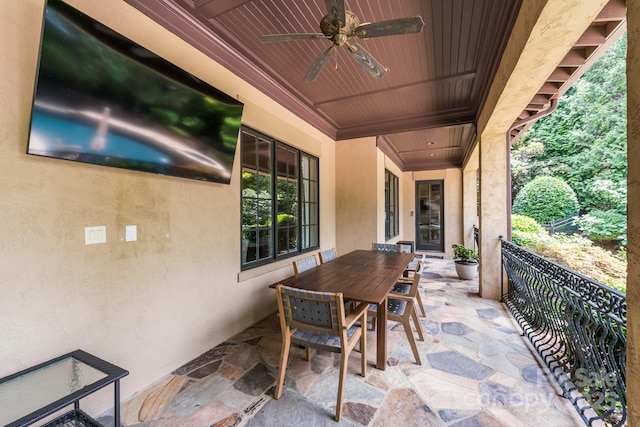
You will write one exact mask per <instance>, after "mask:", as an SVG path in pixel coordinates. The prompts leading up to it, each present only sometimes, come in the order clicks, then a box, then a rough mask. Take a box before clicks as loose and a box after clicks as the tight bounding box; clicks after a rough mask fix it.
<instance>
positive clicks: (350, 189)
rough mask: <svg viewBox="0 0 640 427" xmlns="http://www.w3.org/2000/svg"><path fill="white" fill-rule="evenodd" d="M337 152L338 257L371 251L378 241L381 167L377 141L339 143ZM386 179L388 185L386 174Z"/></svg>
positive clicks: (363, 140)
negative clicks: (373, 243)
mask: <svg viewBox="0 0 640 427" xmlns="http://www.w3.org/2000/svg"><path fill="white" fill-rule="evenodd" d="M335 152H336V154H335V158H336V219H337V221H336V246H337V250H338V254H345V253H347V252H351V251H353V250H355V249H370V248H371V243H372V242H373V241H375V240H376V239H377V238H378V237H377V236H378V215H379V213H378V200H379V196H378V186H379V180H380V178H379V175H380V167H379V164H378V162H379V150H378V148H377V147H376V140H375V138H360V139H354V140H347V141H338V142H337V143H336V149H335ZM383 174H384V170H383ZM382 179H383V181H382V184H383V185H384V175H383V178H382ZM383 189H384V187H383ZM383 209H384V205H383Z"/></svg>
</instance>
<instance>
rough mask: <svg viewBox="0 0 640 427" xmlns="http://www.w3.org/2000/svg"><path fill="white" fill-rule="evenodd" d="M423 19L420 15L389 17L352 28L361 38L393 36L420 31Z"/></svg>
mask: <svg viewBox="0 0 640 427" xmlns="http://www.w3.org/2000/svg"><path fill="white" fill-rule="evenodd" d="M423 27H424V21H423V20H422V17H421V16H412V17H409V18H400V19H390V20H388V21H380V22H371V23H368V24H362V25H360V26H358V27H356V29H355V30H353V32H354V34H355V35H356V36H358V37H360V38H361V39H368V38H371V37H382V36H394V35H397V34H414V33H419V32H421V31H422V28H423Z"/></svg>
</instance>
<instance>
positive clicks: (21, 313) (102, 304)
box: [0, 0, 335, 413]
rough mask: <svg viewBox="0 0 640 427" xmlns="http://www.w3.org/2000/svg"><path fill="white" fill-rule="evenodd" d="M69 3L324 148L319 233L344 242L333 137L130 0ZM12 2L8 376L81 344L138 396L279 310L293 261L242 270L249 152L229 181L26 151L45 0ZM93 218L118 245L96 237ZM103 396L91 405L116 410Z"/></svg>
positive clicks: (4, 241) (6, 184)
mask: <svg viewBox="0 0 640 427" xmlns="http://www.w3.org/2000/svg"><path fill="white" fill-rule="evenodd" d="M68 2H69V3H70V4H72V5H74V6H76V7H77V8H78V9H80V10H82V11H84V12H85V13H87V14H89V15H91V16H93V17H95V18H97V19H98V20H99V21H101V22H104V23H105V24H107V25H108V26H111V27H113V28H115V29H116V30H118V31H120V32H121V33H123V34H125V35H126V36H128V37H129V38H131V39H133V40H135V41H136V42H138V43H140V44H141V45H143V46H145V47H147V48H149V49H150V50H152V51H154V52H156V53H158V54H160V55H161V56H163V57H165V58H166V59H168V60H169V61H171V62H174V63H175V64H177V65H179V66H180V67H182V68H185V69H187V70H188V71H190V72H191V73H193V74H195V75H197V76H198V77H200V78H202V79H203V80H205V81H207V82H209V83H211V84H212V85H214V86H216V87H218V88H219V89H221V90H223V91H224V92H226V93H228V94H229V95H231V96H234V97H236V96H237V97H238V98H239V99H240V100H241V101H243V102H244V103H245V110H244V116H243V123H245V124H246V125H249V126H251V127H253V128H256V129H258V130H260V131H262V132H265V133H267V134H269V135H271V136H273V137H276V138H278V139H280V140H282V141H283V142H286V143H289V144H291V145H293V146H296V147H299V148H301V149H303V150H305V151H308V152H309V153H311V154H314V155H317V156H319V157H320V167H321V169H320V176H321V179H322V185H321V194H320V200H321V209H322V210H321V213H320V215H321V221H322V234H321V242H322V243H323V246H327V247H330V246H334V244H335V227H334V221H335V202H334V199H333V192H334V187H335V180H334V178H333V176H334V167H335V164H334V159H335V156H334V149H335V147H334V142H333V141H332V140H330V139H329V138H327V137H326V136H324V135H322V134H320V133H319V132H318V131H316V130H315V129H313V128H311V127H310V126H308V125H307V124H305V123H304V122H302V121H301V120H299V119H298V118H297V117H295V116H294V115H292V114H291V113H289V112H287V111H285V110H284V109H283V108H281V107H280V106H278V105H276V104H275V103H273V102H272V101H271V100H270V99H269V98H268V97H266V96H264V95H263V94H261V93H259V92H258V91H256V90H255V89H254V88H252V87H250V86H249V85H247V84H246V83H244V82H243V81H241V80H240V79H238V78H237V77H235V76H234V75H233V74H231V73H230V72H228V71H227V70H226V69H224V68H223V67H221V66H219V65H218V64H216V63H214V62H212V61H211V60H209V59H208V58H207V57H205V56H204V55H203V54H201V53H200V52H198V51H197V50H195V49H194V48H192V47H190V46H188V45H187V44H186V43H184V42H183V41H181V40H180V39H178V38H177V37H175V36H173V35H172V34H170V33H168V32H166V31H165V30H163V29H161V28H160V27H159V26H158V25H156V24H155V23H153V22H152V21H151V20H149V19H148V18H146V17H144V16H143V15H141V14H140V13H139V12H137V11H136V10H135V9H133V8H131V7H130V6H128V5H127V4H125V3H124V2H123V1H120V0H101V1H95V0H68ZM9 3H11V4H10V5H9ZM2 4H3V6H5V7H3V9H2V13H1V14H0V75H1V76H2V78H0V171H1V174H2V175H1V176H2V181H1V182H2V184H1V185H0V248H1V250H0V253H1V254H2V256H0V295H1V296H2V297H1V298H0V325H2V327H1V333H0V361H1V363H0V376H4V375H7V374H10V373H12V372H15V371H17V370H20V369H23V368H26V367H28V366H30V365H32V364H35V363H38V362H41V361H44V360H46V359H48V358H51V357H54V356H57V355H59V354H62V353H65V352H68V351H71V350H75V349H77V348H81V349H84V350H86V351H88V352H90V353H93V354H95V355H97V356H99V357H102V358H104V359H106V360H109V361H111V362H113V363H115V364H117V365H119V366H122V367H123V368H125V369H128V370H129V371H130V375H129V376H128V377H126V378H125V379H124V380H123V381H122V383H121V387H122V397H123V399H126V398H127V397H128V396H130V395H132V394H133V393H135V392H136V391H137V390H139V389H141V388H143V387H145V386H147V385H148V384H150V383H151V382H153V381H155V380H157V379H158V378H160V377H161V376H163V375H165V374H167V373H169V372H170V371H171V370H173V369H175V368H176V367H178V366H180V365H181V364H183V363H185V362H187V361H189V360H191V359H192V358H193V357H195V356H197V355H199V354H201V353H202V352H204V351H206V350H208V349H209V348H211V347H212V346H214V345H215V344H217V343H219V342H221V341H223V340H225V339H227V338H228V337H230V336H231V335H233V334H234V333H236V332H238V331H240V330H242V329H244V328H245V327H247V326H248V325H250V324H252V323H254V322H255V321H257V320H259V319H261V318H262V317H264V316H266V315H268V314H269V313H272V312H274V311H275V309H276V307H275V294H274V293H273V291H272V290H270V289H268V287H267V286H268V285H269V284H270V283H273V282H275V281H277V280H279V279H280V278H282V277H285V276H287V275H290V274H291V261H290V260H289V261H286V262H281V263H280V264H279V265H278V266H270V267H268V268H265V269H262V270H260V272H259V273H261V274H257V273H255V272H254V274H252V275H249V274H245V275H241V274H240V275H239V266H240V247H239V233H240V231H239V227H240V199H239V193H240V190H239V182H240V169H239V155H236V162H235V165H234V170H233V177H232V181H231V185H220V184H211V183H203V182H198V181H192V180H185V179H179V178H172V177H164V176H156V175H152V174H145V173H140V172H132V171H125V170H119V169H112V168H105V167H99V166H92V165H86V164H81V163H73V162H65V161H60V160H54V159H47V158H39V157H33V156H27V155H26V154H24V153H25V151H26V144H27V135H28V131H29V117H30V104H31V99H32V93H33V86H34V79H35V71H36V63H37V53H38V44H39V34H40V28H41V17H42V13H43V4H44V2H43V0H20V1H10V2H9V1H7V0H3V1H2ZM93 225H105V226H106V227H107V243H105V244H99V245H89V246H86V245H85V244H84V227H85V226H93ZM125 225H137V226H138V240H137V241H136V242H129V243H126V242H124V241H123V240H124V239H123V237H124V227H125ZM253 276H255V277H253ZM239 278H240V279H239ZM105 393H106V394H105V396H104V397H100V396H98V398H96V399H94V400H93V401H90V402H89V403H88V405H87V406H85V405H83V408H86V409H88V410H89V411H90V412H94V413H95V412H96V411H101V410H104V409H106V408H107V407H110V406H111V402H112V397H111V396H112V394H111V393H112V392H111V391H105Z"/></svg>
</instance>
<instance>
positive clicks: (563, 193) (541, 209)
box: [513, 176, 580, 223]
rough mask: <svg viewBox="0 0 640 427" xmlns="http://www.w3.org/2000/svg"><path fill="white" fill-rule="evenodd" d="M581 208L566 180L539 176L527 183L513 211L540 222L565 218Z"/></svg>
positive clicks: (518, 196)
mask: <svg viewBox="0 0 640 427" xmlns="http://www.w3.org/2000/svg"><path fill="white" fill-rule="evenodd" d="M579 209H580V205H579V203H578V198H577V197H576V193H575V192H574V191H573V190H572V189H571V187H569V184H567V183H566V182H565V181H563V180H562V179H560V178H556V177H552V176H539V177H537V178H536V179H534V180H533V181H531V182H529V183H528V184H527V185H525V186H524V187H523V188H522V190H520V192H519V193H518V195H517V196H516V200H515V201H514V203H513V213H514V214H520V215H526V216H528V217H531V218H533V219H535V220H536V221H537V222H539V223H547V222H551V221H552V220H558V219H563V218H566V217H569V216H571V215H574V214H575V213H576V212H577V211H578V210H579Z"/></svg>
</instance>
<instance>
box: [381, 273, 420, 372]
mask: <svg viewBox="0 0 640 427" xmlns="http://www.w3.org/2000/svg"><path fill="white" fill-rule="evenodd" d="M419 283H420V273H419V272H418V273H416V274H414V275H413V278H412V281H411V283H410V284H409V283H407V284H406V285H408V286H409V289H408V290H407V292H406V293H398V292H393V291H391V292H389V294H388V296H387V319H388V320H391V321H394V322H400V323H402V328H403V329H404V332H405V333H406V334H407V339H408V340H409V345H410V346H411V351H412V352H413V357H415V359H416V363H417V364H418V365H422V361H421V360H420V353H419V352H418V346H417V344H416V339H415V337H414V336H413V330H412V328H411V319H413V323H414V324H415V327H416V331H417V332H418V339H420V341H424V334H423V332H422V324H421V323H420V319H419V318H418V315H417V311H416V310H415V303H416V293H417V292H418V285H419ZM377 308H378V306H377V305H375V304H371V305H369V314H370V315H371V321H372V325H373V328H374V329H375V328H376V316H377V315H376V311H377ZM385 326H386V325H377V327H378V328H384V327H385Z"/></svg>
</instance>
